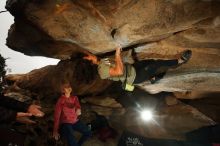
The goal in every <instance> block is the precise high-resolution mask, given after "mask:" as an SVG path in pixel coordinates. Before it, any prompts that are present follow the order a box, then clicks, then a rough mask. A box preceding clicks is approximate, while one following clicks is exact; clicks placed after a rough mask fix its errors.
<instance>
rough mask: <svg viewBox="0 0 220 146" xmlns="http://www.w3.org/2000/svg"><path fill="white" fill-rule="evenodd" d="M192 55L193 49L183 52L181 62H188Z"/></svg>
mask: <svg viewBox="0 0 220 146" xmlns="http://www.w3.org/2000/svg"><path fill="white" fill-rule="evenodd" d="M191 56H192V51H191V50H186V51H184V52H183V54H182V55H181V58H180V59H181V62H180V64H183V63H186V62H187V61H188V60H189V59H190V58H191Z"/></svg>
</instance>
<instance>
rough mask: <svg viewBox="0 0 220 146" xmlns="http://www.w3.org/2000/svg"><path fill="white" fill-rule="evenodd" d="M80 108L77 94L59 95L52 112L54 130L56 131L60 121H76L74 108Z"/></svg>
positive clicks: (72, 122)
mask: <svg viewBox="0 0 220 146" xmlns="http://www.w3.org/2000/svg"><path fill="white" fill-rule="evenodd" d="M77 109H81V106H80V104H79V100H78V97H77V96H71V97H69V98H67V97H66V96H61V97H60V98H59V99H58V101H57V103H56V107H55V112H54V131H56V132H58V129H59V125H60V124H62V123H71V124H74V123H76V122H77V121H78V116H77V115H76V110H77Z"/></svg>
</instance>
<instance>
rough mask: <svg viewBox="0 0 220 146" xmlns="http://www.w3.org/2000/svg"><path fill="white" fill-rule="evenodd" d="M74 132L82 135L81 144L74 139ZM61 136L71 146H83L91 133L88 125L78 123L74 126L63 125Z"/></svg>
mask: <svg viewBox="0 0 220 146" xmlns="http://www.w3.org/2000/svg"><path fill="white" fill-rule="evenodd" d="M74 131H78V132H80V133H82V137H81V138H80V140H79V142H77V140H76V139H75V137H74ZM61 135H62V136H63V137H64V138H65V139H66V140H67V142H68V145H69V146H81V145H82V144H83V143H84V142H85V141H86V140H87V139H88V138H89V137H90V136H91V131H90V130H89V129H88V127H87V125H85V124H84V123H82V122H81V121H77V122H76V123H74V124H70V123H63V124H62V125H61Z"/></svg>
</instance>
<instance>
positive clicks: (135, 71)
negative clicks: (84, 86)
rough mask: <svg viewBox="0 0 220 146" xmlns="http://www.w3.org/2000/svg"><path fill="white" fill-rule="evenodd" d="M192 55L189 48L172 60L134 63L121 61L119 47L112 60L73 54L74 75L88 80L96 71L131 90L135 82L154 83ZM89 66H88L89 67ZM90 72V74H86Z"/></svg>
mask: <svg viewBox="0 0 220 146" xmlns="http://www.w3.org/2000/svg"><path fill="white" fill-rule="evenodd" d="M191 55H192V52H191V50H185V51H184V52H182V54H181V57H180V58H178V59H173V60H152V59H151V60H142V61H135V63H134V64H128V63H123V61H122V57H121V48H120V47H118V48H116V52H115V59H114V61H113V62H112V61H111V60H110V59H109V58H104V59H99V58H98V57H97V56H95V55H93V54H88V53H84V54H83V53H81V54H77V55H76V54H75V56H77V57H72V59H74V60H75V59H77V60H76V61H77V62H76V66H75V72H74V73H75V77H76V79H77V80H78V81H80V82H87V83H88V82H89V81H91V80H92V79H94V76H95V73H94V72H93V73H91V71H92V70H97V71H96V72H97V73H98V75H99V76H100V78H101V79H109V80H113V81H121V82H122V87H123V89H124V90H127V91H133V90H134V86H135V85H136V84H140V83H142V82H145V81H147V80H150V81H151V83H152V84H153V83H155V82H157V81H158V80H160V79H161V78H163V76H164V75H165V74H166V72H167V70H168V69H170V68H176V67H178V66H180V65H182V64H184V63H186V62H187V61H188V60H189V59H190V57H191ZM89 66H90V67H89ZM88 74H90V75H88Z"/></svg>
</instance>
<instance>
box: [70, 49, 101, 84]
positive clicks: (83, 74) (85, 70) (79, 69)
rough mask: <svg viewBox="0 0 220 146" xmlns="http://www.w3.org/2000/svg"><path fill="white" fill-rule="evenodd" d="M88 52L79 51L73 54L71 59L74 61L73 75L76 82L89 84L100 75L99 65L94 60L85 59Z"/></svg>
mask: <svg viewBox="0 0 220 146" xmlns="http://www.w3.org/2000/svg"><path fill="white" fill-rule="evenodd" d="M85 56H87V54H85V53H82V52H77V53H74V54H72V56H71V60H72V61H74V62H75V63H74V73H73V77H74V78H75V79H76V82H78V83H79V82H80V83H85V84H89V83H91V82H92V81H94V80H95V79H96V77H97V75H98V70H97V68H98V66H97V65H96V64H93V63H92V61H89V60H87V59H84V58H83V57H85Z"/></svg>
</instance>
